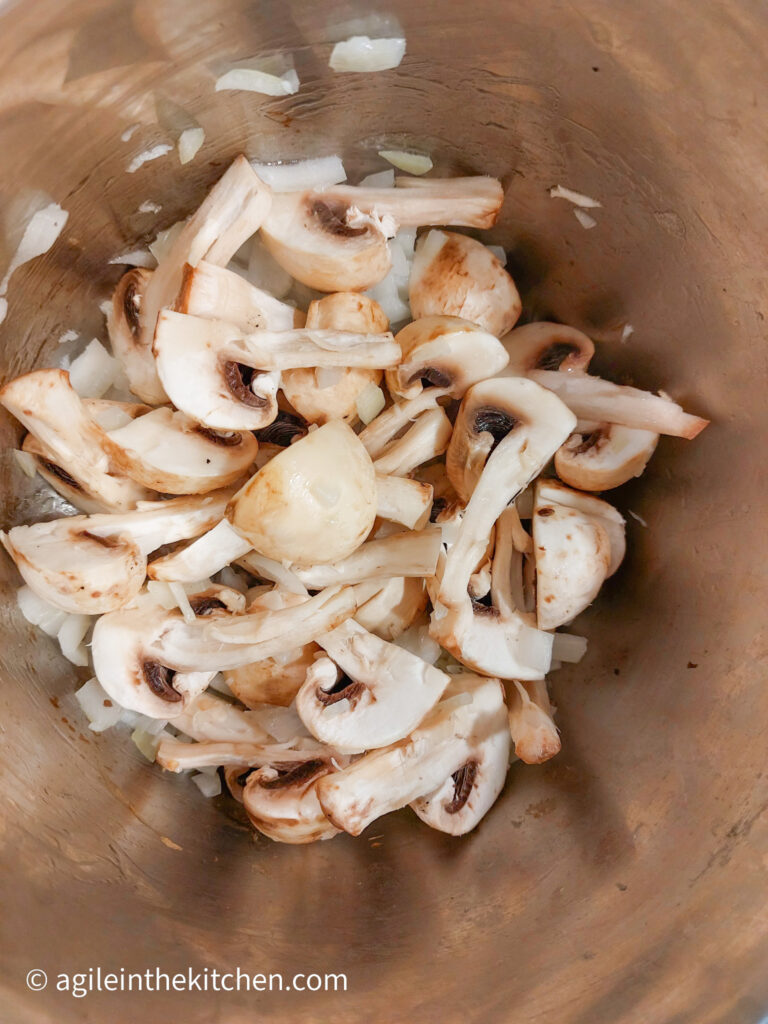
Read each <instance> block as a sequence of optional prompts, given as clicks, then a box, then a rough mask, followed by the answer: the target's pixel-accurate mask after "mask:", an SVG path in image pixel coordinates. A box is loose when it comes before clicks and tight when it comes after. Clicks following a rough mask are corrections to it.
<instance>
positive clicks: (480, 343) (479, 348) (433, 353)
mask: <svg viewBox="0 0 768 1024" xmlns="http://www.w3.org/2000/svg"><path fill="white" fill-rule="evenodd" d="M395 340H396V341H397V343H398V344H399V345H400V348H401V349H402V353H403V355H402V360H401V362H400V365H399V366H397V367H396V368H394V369H392V370H387V373H386V377H387V387H388V388H389V390H390V392H391V393H392V395H397V396H398V397H400V398H416V397H417V396H418V395H420V394H421V392H422V390H424V381H427V386H433V387H437V388H439V389H441V393H442V394H449V395H451V396H452V397H453V398H461V397H463V395H464V393H465V392H466V390H467V388H469V387H470V386H471V385H472V384H475V383H477V382H478V381H481V380H485V379H486V378H487V377H494V376H496V374H497V373H500V372H501V371H502V370H503V369H504V367H505V366H506V365H507V362H508V359H509V357H508V356H507V353H506V352H505V351H504V346H503V345H502V344H501V342H500V341H499V340H498V338H495V337H494V336H493V335H492V334H489V333H488V331H486V330H483V328H482V327H479V326H478V325H477V324H473V323H470V322H469V320H462V319H461V318H460V317H457V316H425V317H422V318H421V319H420V320H414V321H413V322H412V323H409V324H406V326H405V327H403V328H402V330H400V331H398V333H397V335H396V336H395Z"/></svg>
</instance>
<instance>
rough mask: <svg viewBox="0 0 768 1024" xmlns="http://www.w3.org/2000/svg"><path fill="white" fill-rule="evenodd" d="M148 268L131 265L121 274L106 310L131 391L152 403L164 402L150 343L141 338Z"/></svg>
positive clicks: (108, 322)
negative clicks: (129, 268)
mask: <svg viewBox="0 0 768 1024" xmlns="http://www.w3.org/2000/svg"><path fill="white" fill-rule="evenodd" d="M151 277H152V271H151V270H145V269H143V268H142V267H134V268H133V269H132V270H129V271H128V272H127V273H125V274H123V276H122V277H121V278H120V280H119V281H118V283H117V287H116V288H115V290H114V292H113V293H112V299H111V302H110V305H109V308H108V310H107V331H108V333H109V340H110V342H111V344H112V351H113V352H114V354H115V355H116V356H117V358H118V359H119V361H120V363H121V365H122V367H123V369H124V370H125V375H126V377H127V378H128V383H129V385H130V388H131V391H133V393H134V394H135V395H139V396H140V397H141V398H143V399H144V400H145V401H147V402H149V403H150V404H152V405H157V404H161V403H163V402H166V401H167V398H166V396H165V392H164V391H163V389H162V386H161V385H160V382H159V380H158V379H157V371H156V370H155V360H154V357H153V355H152V347H151V344H147V343H146V342H145V341H144V339H143V336H142V335H143V332H142V316H141V312H142V308H143V306H144V295H145V293H146V290H147V285H148V284H149V281H150V279H151Z"/></svg>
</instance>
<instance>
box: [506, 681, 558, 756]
mask: <svg viewBox="0 0 768 1024" xmlns="http://www.w3.org/2000/svg"><path fill="white" fill-rule="evenodd" d="M507 702H508V704H509V730H510V733H511V735H512V740H513V742H514V744H515V754H516V755H517V756H518V757H519V758H520V760H521V761H523V762H525V764H543V763H544V762H545V761H548V760H549V759H550V758H552V757H554V756H555V754H559V753H560V734H559V733H558V729H557V726H556V725H555V723H554V721H553V719H552V706H551V704H550V703H549V695H548V694H547V684H546V681H545V680H544V679H537V680H533V681H532V682H527V683H522V682H520V681H519V680H517V679H513V680H511V686H508V687H507Z"/></svg>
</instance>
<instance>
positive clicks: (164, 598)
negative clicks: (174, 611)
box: [147, 580, 179, 611]
mask: <svg viewBox="0 0 768 1024" xmlns="http://www.w3.org/2000/svg"><path fill="white" fill-rule="evenodd" d="M147 593H148V594H149V596H150V597H151V598H152V600H153V601H155V602H156V603H157V604H159V605H160V607H161V608H165V609H166V610H167V611H170V610H171V608H178V605H179V603H178V601H177V600H176V598H175V596H174V593H173V591H172V590H171V588H170V586H169V585H168V584H167V583H164V582H163V581H162V580H147Z"/></svg>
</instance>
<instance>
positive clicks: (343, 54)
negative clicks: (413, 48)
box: [328, 36, 405, 72]
mask: <svg viewBox="0 0 768 1024" xmlns="http://www.w3.org/2000/svg"><path fill="white" fill-rule="evenodd" d="M404 56H405V40H404V39H371V38H370V37H369V36H352V37H351V38H350V39H345V40H344V41H343V42H341V43H336V45H335V46H334V48H333V50H332V51H331V57H330V60H329V61H328V64H329V66H330V67H331V68H333V70H334V71H342V72H348V71H388V70H390V69H391V68H396V67H397V66H398V65H399V64H400V62H401V61H402V59H403V57H404Z"/></svg>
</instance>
